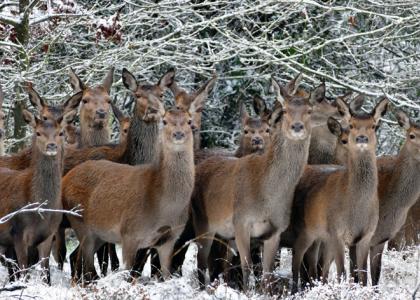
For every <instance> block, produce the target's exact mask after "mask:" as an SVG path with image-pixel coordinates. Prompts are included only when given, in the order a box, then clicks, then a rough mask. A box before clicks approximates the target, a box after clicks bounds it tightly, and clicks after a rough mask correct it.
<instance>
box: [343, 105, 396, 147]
mask: <svg viewBox="0 0 420 300" xmlns="http://www.w3.org/2000/svg"><path fill="white" fill-rule="evenodd" d="M388 103H389V100H388V99H386V98H385V97H384V98H381V99H380V101H379V102H378V104H377V105H376V107H375V108H374V109H373V111H372V112H371V113H370V114H364V113H356V112H354V111H353V109H352V106H351V105H350V104H347V103H346V102H344V101H343V100H342V99H340V98H338V99H337V105H338V110H339V112H340V114H341V115H342V117H343V118H342V119H343V121H344V122H345V124H348V129H349V134H348V147H349V150H350V151H353V150H354V151H366V150H371V151H375V148H376V129H377V128H378V125H379V121H380V119H381V117H382V116H383V115H384V114H385V113H386V109H387V106H388Z"/></svg>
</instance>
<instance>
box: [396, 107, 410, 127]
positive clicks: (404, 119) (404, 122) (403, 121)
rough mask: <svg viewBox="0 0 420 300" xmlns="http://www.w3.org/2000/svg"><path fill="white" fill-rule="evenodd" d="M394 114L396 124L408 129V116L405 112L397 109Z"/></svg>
mask: <svg viewBox="0 0 420 300" xmlns="http://www.w3.org/2000/svg"><path fill="white" fill-rule="evenodd" d="M395 116H396V117H397V121H398V124H399V125H400V126H401V127H402V128H404V129H405V130H408V129H410V126H411V125H410V118H409V117H408V116H407V114H406V113H405V112H403V111H401V110H399V111H397V112H396V114H395Z"/></svg>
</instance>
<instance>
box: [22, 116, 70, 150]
mask: <svg viewBox="0 0 420 300" xmlns="http://www.w3.org/2000/svg"><path fill="white" fill-rule="evenodd" d="M75 114H76V111H75V110H74V111H70V112H68V113H66V114H65V115H64V116H62V117H59V118H58V119H57V120H55V119H52V120H51V119H47V120H41V119H38V118H37V117H35V116H34V115H33V114H31V113H30V112H29V111H27V110H26V109H25V110H23V118H24V120H25V121H26V123H28V124H29V125H31V126H32V128H33V129H34V132H35V134H34V137H35V143H34V147H36V148H37V149H38V151H39V152H40V153H42V154H43V155H45V156H50V157H55V156H56V155H57V154H58V153H59V150H60V149H61V148H62V147H63V144H64V127H65V126H66V124H67V119H69V118H74V115H75Z"/></svg>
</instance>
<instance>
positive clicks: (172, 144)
mask: <svg viewBox="0 0 420 300" xmlns="http://www.w3.org/2000/svg"><path fill="white" fill-rule="evenodd" d="M189 119H190V117H189V114H188V113H186V112H182V111H179V110H171V111H168V112H167V113H166V114H165V116H164V120H163V123H164V128H163V130H162V133H161V134H160V136H161V147H162V148H161V155H160V159H159V160H158V161H157V162H155V163H152V164H147V165H142V166H135V167H133V166H128V165H120V164H115V163H112V162H108V161H98V162H95V163H93V162H86V163H84V164H82V165H79V166H78V167H76V168H74V169H73V170H72V171H70V172H69V173H68V174H67V175H66V176H65V177H64V180H63V204H64V207H66V208H70V207H74V206H75V205H79V204H80V205H82V207H83V209H84V211H83V219H78V218H73V217H69V220H70V222H71V225H72V228H74V229H75V231H76V234H77V236H78V238H79V241H80V242H81V250H82V251H81V253H80V255H81V256H82V258H83V261H84V263H85V269H84V270H85V271H86V272H87V273H89V274H90V275H91V276H95V274H96V272H95V269H94V266H93V253H94V251H95V250H96V249H97V248H98V247H99V246H100V245H101V244H103V243H104V242H111V243H122V247H123V260H124V263H125V265H126V267H127V268H128V269H130V268H132V267H133V265H134V262H135V256H136V251H137V250H138V249H140V248H148V247H155V248H157V250H158V253H159V256H160V261H161V264H162V271H163V273H164V275H165V276H167V275H169V267H170V258H171V255H172V250H173V245H174V243H175V241H176V239H177V237H178V236H179V235H180V233H181V231H182V229H183V226H184V225H185V222H186V221H187V216H188V205H189V199H190V195H191V193H192V188H193V184H194V162H193V136H192V130H191V128H190V125H189V121H188V120H189ZM176 136H179V137H180V140H179V141H180V142H181V144H176V141H177V139H176ZM110 170H112V172H110ZM115 182H118V185H115V184H114V183H115ZM111 186H112V189H109V187H111ZM104 190H107V192H106V193H104V192H103V191H104ZM115 203H118V207H119V214H115V213H114V208H115ZM78 263H79V266H78V268H79V269H80V267H81V265H80V264H81V260H80V259H79V260H78ZM86 275H87V274H86Z"/></svg>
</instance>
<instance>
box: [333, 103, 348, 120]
mask: <svg viewBox="0 0 420 300" xmlns="http://www.w3.org/2000/svg"><path fill="white" fill-rule="evenodd" d="M335 102H336V104H337V110H338V113H339V114H340V116H341V117H342V118H343V120H344V121H345V122H349V121H350V119H351V113H350V108H349V106H348V105H347V103H346V102H345V101H344V100H343V98H342V97H338V98H337V99H336V100H335Z"/></svg>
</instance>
